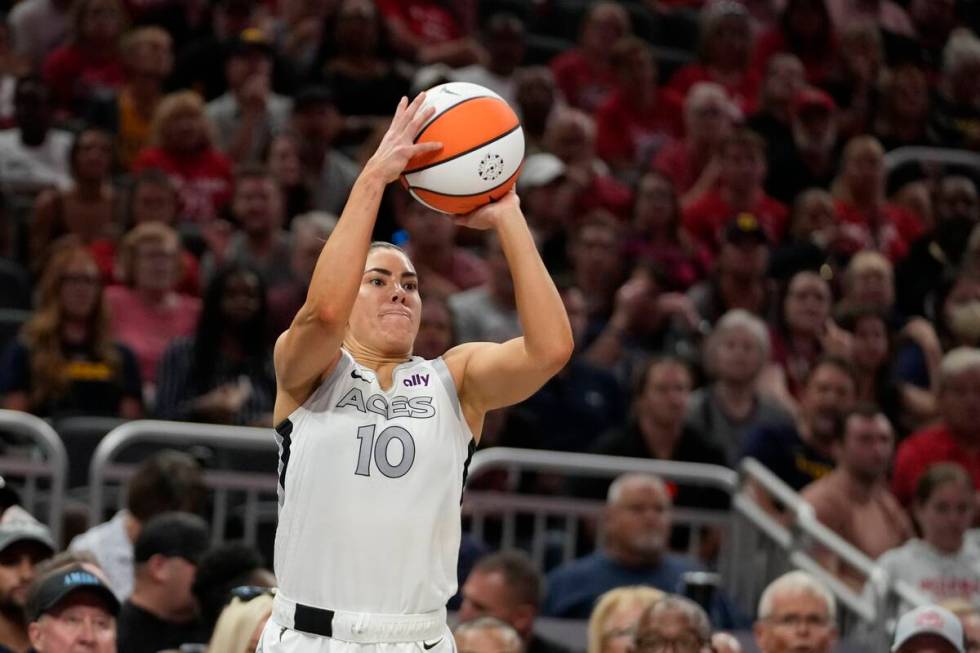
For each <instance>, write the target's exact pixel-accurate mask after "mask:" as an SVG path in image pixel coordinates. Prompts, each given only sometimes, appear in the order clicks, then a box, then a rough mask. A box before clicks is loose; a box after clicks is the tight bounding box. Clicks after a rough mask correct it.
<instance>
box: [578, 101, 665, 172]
mask: <svg viewBox="0 0 980 653" xmlns="http://www.w3.org/2000/svg"><path fill="white" fill-rule="evenodd" d="M627 93H628V91H625V90H623V89H617V90H616V91H614V92H613V93H612V95H610V96H609V98H607V99H606V101H605V102H603V104H602V106H600V107H599V109H598V110H597V111H596V114H595V121H596V141H595V145H596V153H597V154H598V155H599V156H600V157H601V158H602V159H605V160H606V161H610V162H612V161H624V160H625V161H629V162H631V163H641V162H645V161H649V160H650V157H652V156H653V155H654V154H656V153H657V152H658V151H659V150H660V149H661V148H662V147H663V146H664V145H666V144H667V143H668V142H669V141H670V140H671V138H672V137H674V138H676V137H677V136H679V135H680V134H681V131H682V130H683V127H682V126H681V124H680V114H679V113H678V112H677V111H676V110H674V108H673V107H671V106H670V105H669V102H667V99H666V97H664V93H660V94H659V97H658V98H657V102H656V104H655V105H654V107H653V109H652V110H650V109H647V108H644V107H638V106H635V105H634V104H632V103H631V102H628V101H627V98H626V94H627Z"/></svg>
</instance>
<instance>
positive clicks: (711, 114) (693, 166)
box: [653, 82, 740, 207]
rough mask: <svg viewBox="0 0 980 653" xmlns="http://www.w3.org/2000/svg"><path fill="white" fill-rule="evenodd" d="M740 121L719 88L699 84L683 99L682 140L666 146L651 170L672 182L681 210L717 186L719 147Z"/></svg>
mask: <svg viewBox="0 0 980 653" xmlns="http://www.w3.org/2000/svg"><path fill="white" fill-rule="evenodd" d="M739 118H740V116H739V112H738V109H737V108H736V107H735V105H734V104H733V103H732V101H731V100H729V99H728V96H727V95H726V94H725V89H724V88H722V87H721V86H719V85H718V84H715V83H713V82H699V83H697V84H695V85H694V86H692V87H691V90H690V91H689V92H688V94H687V97H686V98H685V99H684V129H685V135H684V138H683V139H678V140H676V141H674V142H672V143H669V144H668V145H665V146H664V147H663V148H662V149H661V150H660V151H658V152H657V154H656V156H655V157H654V159H653V168H654V169H655V170H657V171H658V172H662V173H663V174H665V175H666V176H667V177H669V178H670V179H671V181H673V182H674V188H676V189H677V192H678V194H680V196H681V206H682V207H686V206H687V205H689V204H691V203H692V202H693V201H695V200H696V199H697V198H699V197H701V195H703V194H704V193H705V192H707V191H708V190H710V189H712V188H714V186H715V184H716V183H718V176H719V174H720V173H721V163H720V161H719V158H720V157H719V155H720V154H721V145H722V143H723V142H724V141H725V138H727V137H728V135H729V134H730V133H731V131H732V125H733V124H734V122H735V121H736V120H737V119H739Z"/></svg>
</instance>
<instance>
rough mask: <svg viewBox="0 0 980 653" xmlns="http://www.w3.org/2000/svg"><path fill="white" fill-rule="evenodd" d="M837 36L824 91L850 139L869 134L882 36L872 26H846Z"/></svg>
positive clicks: (876, 98) (876, 95) (877, 96)
mask: <svg viewBox="0 0 980 653" xmlns="http://www.w3.org/2000/svg"><path fill="white" fill-rule="evenodd" d="M844 1H846V2H851V1H853V0H844ZM838 35H839V36H840V42H839V45H838V52H839V56H838V58H837V67H836V70H835V71H834V73H833V74H832V75H831V77H830V78H829V79H828V80H827V81H826V82H824V84H823V87H824V88H825V89H826V90H827V92H828V93H830V95H831V96H832V97H833V98H834V102H835V103H836V104H837V107H838V108H839V109H840V115H839V117H838V122H839V125H840V132H841V135H842V136H843V137H845V138H851V137H855V136H860V135H861V134H865V133H867V132H869V131H871V127H872V122H873V118H874V116H875V114H876V113H877V112H878V105H879V104H880V100H881V98H880V91H879V85H880V82H881V75H882V72H883V70H884V56H885V54H884V51H883V47H882V42H881V33H880V32H879V30H878V28H877V27H876V26H875V25H874V23H871V22H867V21H863V22H862V21H858V22H855V23H852V24H848V25H847V26H846V27H843V28H840V29H839V30H838Z"/></svg>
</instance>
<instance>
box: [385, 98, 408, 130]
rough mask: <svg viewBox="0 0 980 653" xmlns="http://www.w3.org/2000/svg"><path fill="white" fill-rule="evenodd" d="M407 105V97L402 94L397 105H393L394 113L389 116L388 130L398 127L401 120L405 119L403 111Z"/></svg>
mask: <svg viewBox="0 0 980 653" xmlns="http://www.w3.org/2000/svg"><path fill="white" fill-rule="evenodd" d="M407 107H408V98H407V97H405V96H404V95H403V96H402V99H400V100H398V106H397V107H395V115H394V116H392V118H391V123H390V124H389V125H388V131H394V130H396V129H400V128H401V125H402V122H403V121H404V119H405V111H406V109H407Z"/></svg>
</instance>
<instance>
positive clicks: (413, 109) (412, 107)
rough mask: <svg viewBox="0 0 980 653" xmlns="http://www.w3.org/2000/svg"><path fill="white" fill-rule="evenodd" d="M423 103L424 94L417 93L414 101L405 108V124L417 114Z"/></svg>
mask: <svg viewBox="0 0 980 653" xmlns="http://www.w3.org/2000/svg"><path fill="white" fill-rule="evenodd" d="M423 102H425V93H424V92H423V93H419V94H418V95H416V96H415V99H414V100H412V101H411V102H409V103H408V106H406V107H405V123H406V124H407V123H410V122H411V121H412V119H413V118H415V115H416V114H417V113H418V112H419V109H420V108H421V107H422V103H423Z"/></svg>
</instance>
